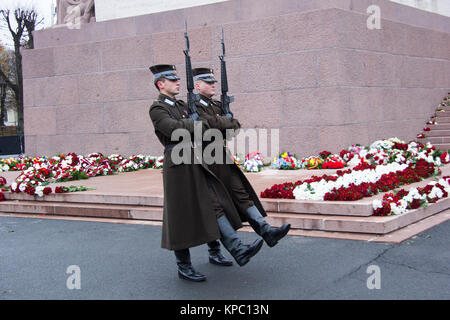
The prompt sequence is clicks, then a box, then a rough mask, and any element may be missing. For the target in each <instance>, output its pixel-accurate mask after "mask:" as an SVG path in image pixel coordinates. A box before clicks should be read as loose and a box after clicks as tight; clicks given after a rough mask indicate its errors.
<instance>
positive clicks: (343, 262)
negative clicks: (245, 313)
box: [0, 217, 450, 300]
mask: <svg viewBox="0 0 450 320" xmlns="http://www.w3.org/2000/svg"><path fill="white" fill-rule="evenodd" d="M239 234H240V235H241V236H242V238H243V239H245V241H246V242H250V241H252V240H254V239H256V237H257V236H256V234H254V233H248V232H240V233H239ZM160 236H161V227H159V226H145V225H131V224H113V223H100V222H87V221H67V220H53V219H39V218H37V219H34V218H17V217H0V299H133V300H134V299H188V300H191V299H192V300H201V299H214V300H215V299H255V300H259V299H268V300H271V299H281V300H285V299H291V300H300V299H450V250H449V244H450V221H447V222H445V223H442V224H440V225H438V226H436V227H434V228H433V229H430V230H427V231H425V232H424V233H422V234H419V235H418V236H417V237H415V238H413V239H410V240H408V241H405V242H403V243H402V244H400V245H395V244H383V243H369V242H362V241H351V240H334V239H324V238H305V237H291V236H289V237H287V239H284V240H283V241H281V242H280V243H279V244H278V245H277V246H276V247H274V248H269V247H267V246H264V247H263V248H262V250H261V252H260V253H259V254H258V255H257V256H255V257H254V258H253V259H252V261H250V263H249V264H248V265H246V266H244V267H238V266H237V265H236V264H235V265H234V266H233V267H218V266H214V265H211V264H209V263H208V259H207V248H206V246H199V247H196V248H193V249H192V250H191V252H192V259H193V262H194V266H195V267H196V268H197V269H198V270H199V271H201V272H202V273H204V274H205V275H207V277H208V280H207V281H206V282H204V283H191V282H187V281H183V280H180V279H178V277H177V274H176V265H175V261H174V256H173V254H172V253H171V252H169V251H167V250H163V249H161V248H160ZM227 255H228V253H227ZM228 256H229V255H228ZM74 265H75V266H77V267H79V276H80V277H79V280H80V282H79V285H80V289H72V290H69V289H68V287H67V284H68V282H69V285H75V286H76V284H77V282H76V281H75V280H74V279H75V278H74V277H75V276H76V275H77V271H73V270H71V271H70V272H69V273H67V270H68V267H69V266H74ZM374 266H375V267H374ZM368 269H369V271H370V273H367V271H368ZM374 270H375V271H374ZM377 271H379V276H380V277H379V278H378V279H379V280H380V281H379V282H377V280H376V278H375V277H376V276H377V275H378V272H377ZM368 279H369V280H368ZM368 282H369V284H371V285H373V286H378V285H379V287H380V289H376V288H375V289H368V287H367V283H368Z"/></svg>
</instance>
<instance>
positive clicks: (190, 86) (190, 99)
mask: <svg viewBox="0 0 450 320" xmlns="http://www.w3.org/2000/svg"><path fill="white" fill-rule="evenodd" d="M184 26H185V30H184V37H185V39H186V50H183V52H184V55H185V58H186V59H185V61H186V85H187V105H188V109H189V112H190V114H189V118H191V119H192V120H198V119H199V115H198V111H197V106H196V105H195V102H196V101H198V100H200V96H199V95H198V94H196V93H194V92H193V91H194V76H193V75H192V65H191V57H190V56H189V37H188V33H187V22H186V20H185V21H184Z"/></svg>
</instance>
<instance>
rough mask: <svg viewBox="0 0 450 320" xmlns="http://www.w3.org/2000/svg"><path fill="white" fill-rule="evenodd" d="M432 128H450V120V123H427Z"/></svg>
mask: <svg viewBox="0 0 450 320" xmlns="http://www.w3.org/2000/svg"><path fill="white" fill-rule="evenodd" d="M426 126H427V127H428V128H430V129H431V130H450V122H449V123H442V124H441V123H439V122H438V123H436V124H432V125H426Z"/></svg>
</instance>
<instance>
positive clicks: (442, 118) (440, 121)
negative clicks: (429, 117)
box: [436, 114, 450, 123]
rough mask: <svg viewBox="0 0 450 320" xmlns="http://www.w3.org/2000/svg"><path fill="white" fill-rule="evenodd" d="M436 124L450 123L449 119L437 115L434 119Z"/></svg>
mask: <svg viewBox="0 0 450 320" xmlns="http://www.w3.org/2000/svg"><path fill="white" fill-rule="evenodd" d="M436 122H437V123H450V117H441V116H440V115H439V114H438V118H437V119H436Z"/></svg>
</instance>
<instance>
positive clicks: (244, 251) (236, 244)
mask: <svg viewBox="0 0 450 320" xmlns="http://www.w3.org/2000/svg"><path fill="white" fill-rule="evenodd" d="M217 223H218V225H219V230H220V234H221V236H222V237H221V238H220V241H222V244H223V246H224V247H225V249H227V250H228V252H229V253H230V254H231V255H232V256H233V258H234V260H236V262H237V263H238V264H239V265H240V266H241V267H242V266H243V265H245V264H247V263H248V262H249V261H250V258H251V257H253V256H254V255H255V254H257V253H258V251H259V250H260V249H261V246H262V245H263V242H264V241H263V240H262V239H258V240H256V241H255V242H254V243H253V244H251V245H244V244H243V243H242V241H241V239H240V238H239V236H238V234H237V232H236V230H234V228H233V226H232V225H231V223H230V221H228V219H227V217H226V216H225V215H223V216H221V217H220V218H218V219H217Z"/></svg>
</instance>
